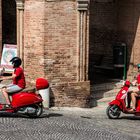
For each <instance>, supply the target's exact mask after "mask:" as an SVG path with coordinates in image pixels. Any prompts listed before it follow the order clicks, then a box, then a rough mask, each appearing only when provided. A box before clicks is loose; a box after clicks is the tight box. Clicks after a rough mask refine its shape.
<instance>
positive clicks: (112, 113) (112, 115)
mask: <svg viewBox="0 0 140 140" xmlns="http://www.w3.org/2000/svg"><path fill="white" fill-rule="evenodd" d="M106 114H107V116H108V118H109V119H117V118H119V116H120V114H121V110H120V109H119V107H118V106H117V105H110V106H108V107H107V109H106Z"/></svg>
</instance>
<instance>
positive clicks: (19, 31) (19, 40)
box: [16, 0, 24, 67]
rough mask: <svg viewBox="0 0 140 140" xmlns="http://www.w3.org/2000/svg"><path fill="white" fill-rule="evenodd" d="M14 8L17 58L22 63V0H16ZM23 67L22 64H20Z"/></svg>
mask: <svg viewBox="0 0 140 140" xmlns="http://www.w3.org/2000/svg"><path fill="white" fill-rule="evenodd" d="M16 8H17V46H18V56H19V57H20V58H21V59H22V60H23V62H24V42H23V40H24V34H23V31H24V26H23V25H24V22H23V21H24V17H23V14H24V0H16ZM22 66H23V67H24V63H22Z"/></svg>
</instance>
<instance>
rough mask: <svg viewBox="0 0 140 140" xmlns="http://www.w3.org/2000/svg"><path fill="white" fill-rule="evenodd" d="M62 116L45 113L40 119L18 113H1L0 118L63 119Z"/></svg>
mask: <svg viewBox="0 0 140 140" xmlns="http://www.w3.org/2000/svg"><path fill="white" fill-rule="evenodd" d="M61 116H63V115H62V114H58V113H43V114H42V115H41V116H40V117H38V118H35V117H29V116H27V115H23V114H18V113H9V112H0V118H2V117H7V118H28V119H33V118H34V119H39V118H50V117H61Z"/></svg>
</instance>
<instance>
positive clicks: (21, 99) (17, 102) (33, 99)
mask: <svg viewBox="0 0 140 140" xmlns="http://www.w3.org/2000/svg"><path fill="white" fill-rule="evenodd" d="M42 101H43V100H42V98H41V97H40V96H39V95H37V94H35V93H26V92H21V93H17V94H14V95H13V96H12V102H11V104H12V106H13V107H14V108H17V107H21V106H27V105H31V104H35V103H39V102H42Z"/></svg>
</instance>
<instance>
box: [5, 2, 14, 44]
mask: <svg viewBox="0 0 140 140" xmlns="http://www.w3.org/2000/svg"><path fill="white" fill-rule="evenodd" d="M16 32H17V31H16V2H15V0H2V45H3V44H17V33H16Z"/></svg>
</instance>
